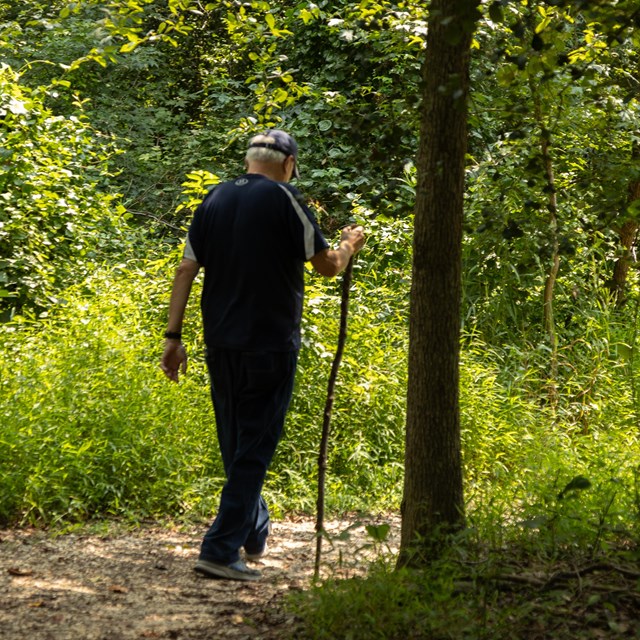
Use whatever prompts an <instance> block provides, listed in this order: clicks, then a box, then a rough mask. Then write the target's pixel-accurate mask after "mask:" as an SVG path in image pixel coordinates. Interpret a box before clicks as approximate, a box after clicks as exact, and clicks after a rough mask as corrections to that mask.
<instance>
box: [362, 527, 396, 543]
mask: <svg viewBox="0 0 640 640" xmlns="http://www.w3.org/2000/svg"><path fill="white" fill-rule="evenodd" d="M365 528H366V530H367V535H368V536H369V537H370V538H371V539H372V540H374V542H386V541H387V539H388V538H389V531H390V530H391V527H390V526H389V525H388V524H386V523H384V524H378V525H375V524H368V525H367V526H366V527H365Z"/></svg>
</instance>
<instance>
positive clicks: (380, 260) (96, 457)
mask: <svg viewBox="0 0 640 640" xmlns="http://www.w3.org/2000/svg"><path fill="white" fill-rule="evenodd" d="M201 177H202V176H200V175H198V176H195V177H194V181H195V182H197V183H198V184H200V182H199V180H195V178H198V179H199V178H201ZM205 178H206V176H205ZM379 224H380V222H373V223H372V225H373V226H376V225H379ZM385 226H386V234H381V237H380V239H379V240H372V250H371V251H368V252H366V253H364V254H362V255H361V256H359V258H358V261H357V263H356V269H355V275H354V289H353V303H352V309H351V314H352V317H351V324H350V334H349V339H348V343H347V347H346V352H345V357H344V360H343V366H342V368H341V375H340V384H339V385H338V387H337V390H336V394H337V398H336V404H335V409H334V411H335V417H334V432H333V436H332V446H331V449H332V451H331V455H330V461H329V464H330V471H329V475H330V480H329V483H328V487H327V492H328V504H329V506H330V508H332V509H356V508H359V509H371V508H374V507H373V505H377V506H376V507H375V508H377V509H380V510H381V509H385V508H393V507H397V505H398V503H399V494H400V486H401V482H400V479H401V476H402V465H401V459H402V447H403V437H402V425H403V413H404V412H403V403H404V399H403V397H402V394H398V392H397V389H398V387H403V386H404V384H405V383H404V378H405V377H406V367H405V362H404V359H405V352H406V346H405V345H406V326H405V325H406V316H405V313H404V312H403V309H405V307H406V300H407V290H406V279H405V280H404V284H403V283H402V281H400V280H399V277H400V276H401V275H402V274H403V273H406V270H407V267H408V265H407V255H408V252H407V248H408V247H407V243H408V241H409V237H410V236H409V227H408V226H407V225H406V224H405V223H403V222H393V221H388V223H387V225H385ZM177 259H178V255H177V254H176V253H175V252H174V253H171V254H170V255H169V256H168V257H165V258H163V259H161V260H146V261H142V260H139V261H134V260H130V261H127V262H123V263H120V264H118V265H116V266H113V267H111V268H104V269H100V270H97V271H96V272H95V273H94V274H93V275H91V276H90V277H88V278H87V279H86V280H85V281H84V282H83V283H82V284H81V285H78V286H76V287H73V288H71V289H69V290H67V291H65V292H64V294H63V295H61V296H60V297H61V299H63V301H62V302H61V303H60V304H58V305H57V306H56V307H54V308H52V309H51V310H50V313H49V317H48V318H44V319H38V320H27V319H25V318H20V317H17V318H15V319H14V322H12V323H8V324H5V325H0V331H1V332H2V339H1V340H0V356H1V357H2V358H3V359H4V360H5V361H7V362H11V363H12V370H11V375H10V376H5V377H4V378H3V380H2V382H0V388H1V390H2V393H1V394H0V398H1V400H0V425H2V426H1V431H0V466H2V468H3V473H4V478H5V482H4V483H3V488H2V493H1V495H0V516H1V517H2V519H4V520H5V521H9V520H14V519H16V518H22V519H24V520H27V521H30V522H36V521H40V522H52V521H62V522H68V521H74V520H82V519H86V518H91V517H97V516H100V515H104V514H112V515H127V516H130V517H141V516H147V515H151V516H165V515H169V516H171V517H176V518H179V517H183V518H193V517H202V516H204V515H206V516H207V517H208V515H209V514H210V513H211V512H213V509H214V503H215V500H216V499H217V495H218V492H219V490H220V488H221V486H222V482H223V471H222V466H221V462H220V460H219V456H218V453H217V443H216V440H215V428H214V421H213V415H212V410H211V407H210V400H209V394H208V384H207V382H208V381H207V377H206V370H205V366H204V362H203V359H202V357H200V355H199V354H200V353H201V352H202V350H203V345H202V341H201V337H200V323H199V321H198V315H199V312H198V301H197V295H198V293H197V292H194V295H193V297H192V302H191V306H190V308H189V310H188V314H187V315H188V322H187V336H186V341H187V349H188V351H189V353H190V354H191V356H192V359H193V360H194V362H193V363H192V364H191V365H190V371H189V373H188V375H187V376H186V377H184V378H183V379H182V381H181V383H180V384H179V385H173V384H171V383H170V382H169V381H167V380H166V379H165V378H164V376H163V375H162V373H161V372H160V369H159V367H158V360H159V358H160V350H161V340H160V336H161V334H162V330H163V328H164V324H165V322H166V306H167V303H168V295H169V288H170V278H171V275H172V271H173V268H174V267H175V264H176V263H177ZM338 291H339V287H338V284H337V283H335V282H325V281H323V280H321V279H320V278H319V277H318V278H311V281H310V286H309V292H308V296H307V310H306V319H305V325H304V349H303V351H302V354H301V358H300V368H299V372H298V378H297V389H296V394H295V400H294V403H293V406H292V408H291V411H290V414H289V417H288V420H287V427H286V436H285V438H284V440H283V441H282V443H281V447H280V449H279V451H278V454H277V456H276V460H275V461H274V464H273V466H272V469H271V472H270V474H269V477H268V480H267V485H266V487H265V494H266V497H267V499H268V500H269V502H270V504H272V505H273V507H274V512H275V513H282V512H283V511H285V510H290V509H306V510H309V509H311V508H312V507H311V505H313V504H314V502H315V484H314V483H313V482H311V481H310V479H311V478H314V477H315V475H316V473H317V466H316V463H317V449H318V446H319V434H320V428H321V425H322V412H323V408H324V402H325V398H326V385H327V376H328V372H329V368H330V356H331V352H332V351H333V350H334V349H335V340H336V339H337V335H336V333H337V309H338V305H339V300H338V296H339V293H338ZM372 328H373V330H374V331H375V334H373V333H372V332H371V329H372ZM325 365H326V366H325ZM354 408H357V411H356V410H354Z"/></svg>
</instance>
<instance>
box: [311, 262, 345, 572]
mask: <svg viewBox="0 0 640 640" xmlns="http://www.w3.org/2000/svg"><path fill="white" fill-rule="evenodd" d="M352 271H353V256H351V258H350V260H349V263H348V264H347V267H346V269H345V270H344V275H343V277H342V301H341V303H340V330H339V333H338V347H337V349H336V355H335V356H334V358H333V365H332V366H331V373H330V374H329V383H328V387H327V402H326V404H325V405H324V420H323V423H322V438H321V439H320V455H319V456H318V500H317V502H316V514H317V515H316V563H315V569H314V572H313V579H314V580H317V579H318V576H319V575H320V559H321V557H322V537H323V535H324V480H325V477H326V475H327V447H328V444H329V427H330V424H331V411H332V409H333V400H334V397H335V394H334V390H335V386H336V378H337V377H338V367H339V366H340V360H342V351H343V350H344V343H345V340H346V338H347V316H348V313H349V289H350V287H351V273H352Z"/></svg>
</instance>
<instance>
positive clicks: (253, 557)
mask: <svg viewBox="0 0 640 640" xmlns="http://www.w3.org/2000/svg"><path fill="white" fill-rule="evenodd" d="M268 550H269V546H268V545H267V542H266V540H265V543H264V547H262V549H261V550H260V551H256V552H255V553H249V552H248V551H247V550H246V549H245V550H244V558H245V560H249V562H257V561H258V560H260V559H261V558H262V557H263V556H265V555H266V554H267V551H268Z"/></svg>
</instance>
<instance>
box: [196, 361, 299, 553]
mask: <svg viewBox="0 0 640 640" xmlns="http://www.w3.org/2000/svg"><path fill="white" fill-rule="evenodd" d="M207 364H208V366H209V371H210V374H211V382H212V395H213V398H214V407H215V410H216V421H217V423H218V432H219V439H220V447H221V452H222V456H223V461H224V463H225V471H226V473H227V482H226V484H225V486H224V488H223V490H222V495H221V499H220V508H219V511H218V515H217V517H216V519H215V520H214V522H213V524H212V525H211V527H210V529H209V531H208V532H207V534H206V535H205V537H204V541H203V543H202V548H201V552H200V558H201V559H204V560H208V561H211V562H215V563H220V564H230V563H233V562H235V561H237V560H238V559H239V549H240V548H241V547H243V546H248V547H249V551H250V552H253V553H255V552H256V551H259V550H260V549H261V548H262V547H263V546H264V543H265V542H266V538H267V535H268V530H269V512H268V510H267V507H266V504H265V503H264V500H262V499H261V497H260V491H261V490H262V485H263V482H264V479H265V476H266V473H267V469H268V467H269V464H270V462H271V459H272V457H273V454H274V452H275V449H276V446H277V444H278V441H279V439H280V436H281V433H282V429H283V425H284V419H285V415H286V411H287V408H288V406H289V402H290V400H291V393H292V390H293V380H294V375H295V367H296V354H295V353H262V352H260V353H251V352H234V351H229V350H215V351H214V352H213V353H211V354H210V355H209V356H208V357H207Z"/></svg>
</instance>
